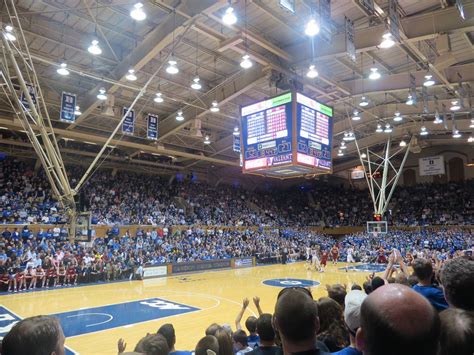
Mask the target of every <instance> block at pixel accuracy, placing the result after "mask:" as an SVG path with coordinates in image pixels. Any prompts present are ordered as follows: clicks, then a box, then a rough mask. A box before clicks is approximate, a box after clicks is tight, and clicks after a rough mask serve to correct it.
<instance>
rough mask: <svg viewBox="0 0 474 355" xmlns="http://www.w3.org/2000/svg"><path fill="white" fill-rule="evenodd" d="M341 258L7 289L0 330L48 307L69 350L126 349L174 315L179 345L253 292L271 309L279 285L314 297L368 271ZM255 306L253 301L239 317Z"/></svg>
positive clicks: (223, 318)
mask: <svg viewBox="0 0 474 355" xmlns="http://www.w3.org/2000/svg"><path fill="white" fill-rule="evenodd" d="M346 265H347V264H346V263H339V264H338V265H336V266H333V265H332V264H330V265H329V266H328V267H327V269H326V271H325V272H324V273H319V272H313V271H308V270H306V268H305V265H304V263H301V262H298V263H293V264H288V265H270V266H258V267H250V268H243V269H231V270H222V271H213V272H205V273H199V274H187V275H179V276H170V277H163V278H155V279H149V280H145V281H125V282H116V283H108V284H100V285H90V286H80V287H75V288H70V287H69V288H67V287H64V288H58V289H49V290H45V291H36V292H28V293H15V294H8V295H6V294H5V295H3V296H1V298H0V300H1V306H2V309H1V312H2V313H3V314H2V315H1V316H0V333H1V335H2V336H3V335H4V334H5V333H6V332H7V331H8V329H9V328H10V327H11V326H12V324H13V322H14V321H15V320H16V319H18V318H25V317H30V316H34V315H38V314H51V315H54V316H56V317H58V318H59V319H60V321H61V324H62V326H63V329H64V333H65V335H66V337H67V339H66V345H67V347H68V348H69V349H70V352H69V353H71V354H72V353H79V354H104V355H105V354H116V353H117V340H118V339H119V338H124V339H125V341H126V343H127V344H128V346H127V350H129V351H132V350H133V347H134V346H135V344H136V343H137V342H138V340H139V339H140V338H141V337H143V336H144V335H146V333H147V332H150V333H151V332H156V331H157V329H158V328H159V327H160V326H161V325H162V324H164V323H172V324H173V325H174V327H175V329H176V336H177V344H176V347H177V349H179V350H192V349H194V346H195V345H196V343H197V341H198V340H199V339H200V338H201V337H202V336H204V331H205V329H206V328H207V326H209V325H210V324H211V323H214V322H216V323H219V324H224V323H228V324H230V325H231V326H232V328H233V329H234V328H235V326H234V321H235V317H236V315H237V313H238V311H239V309H240V307H241V302H242V299H243V298H244V297H248V298H249V299H251V298H252V297H254V296H259V297H260V298H261V302H260V303H261V306H262V309H263V311H264V312H269V313H272V312H273V307H274V304H275V299H276V296H277V294H278V292H279V291H280V290H281V288H282V287H288V286H307V287H311V289H312V291H313V295H314V298H315V299H317V298H319V297H322V296H326V295H327V293H326V291H325V287H324V285H326V284H334V283H343V284H349V283H351V282H357V283H358V284H360V285H362V283H363V282H364V281H365V279H366V277H367V276H368V275H369V274H368V273H367V272H366V271H368V268H367V267H365V266H364V265H367V264H364V265H361V267H360V268H358V269H357V268H356V269H352V270H354V271H348V272H346V271H345V266H346ZM354 265H355V264H353V265H351V266H354ZM376 270H380V269H376ZM370 271H371V272H372V271H375V270H373V268H372V269H370ZM256 312H257V311H256V309H255V306H254V305H253V303H252V302H251V303H250V306H249V309H248V310H247V312H246V313H245V314H244V319H243V322H245V318H246V317H247V316H249V315H256ZM242 324H243V323H242Z"/></svg>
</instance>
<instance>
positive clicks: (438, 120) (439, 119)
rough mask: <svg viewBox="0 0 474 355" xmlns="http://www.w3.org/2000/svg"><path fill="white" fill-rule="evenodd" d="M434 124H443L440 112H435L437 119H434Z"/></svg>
mask: <svg viewBox="0 0 474 355" xmlns="http://www.w3.org/2000/svg"><path fill="white" fill-rule="evenodd" d="M433 123H434V124H440V123H443V120H442V119H441V117H440V116H439V112H438V111H436V112H435V119H434V121H433Z"/></svg>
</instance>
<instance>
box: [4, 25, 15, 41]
mask: <svg viewBox="0 0 474 355" xmlns="http://www.w3.org/2000/svg"><path fill="white" fill-rule="evenodd" d="M5 31H6V32H5V38H6V39H7V40H8V41H10V42H13V41H16V37H15V35H14V34H13V27H12V26H10V25H7V26H6V27H5Z"/></svg>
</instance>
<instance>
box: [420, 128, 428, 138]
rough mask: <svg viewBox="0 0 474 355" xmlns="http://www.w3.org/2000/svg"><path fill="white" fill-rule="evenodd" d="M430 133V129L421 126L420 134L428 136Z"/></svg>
mask: <svg viewBox="0 0 474 355" xmlns="http://www.w3.org/2000/svg"><path fill="white" fill-rule="evenodd" d="M427 135H428V130H427V129H426V127H425V126H421V128H420V136H427Z"/></svg>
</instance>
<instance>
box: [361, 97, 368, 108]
mask: <svg viewBox="0 0 474 355" xmlns="http://www.w3.org/2000/svg"><path fill="white" fill-rule="evenodd" d="M359 106H361V107H366V106H369V100H367V98H366V97H365V96H362V98H361V99H360V102H359Z"/></svg>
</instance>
